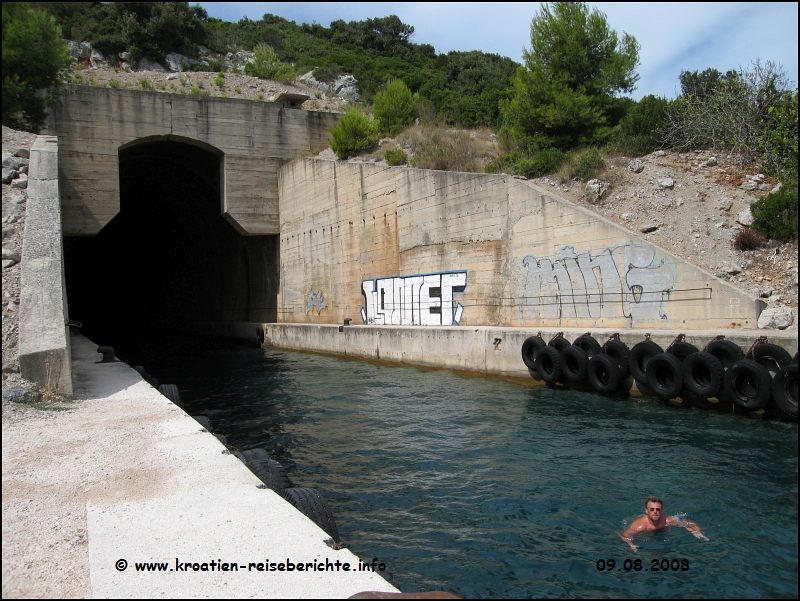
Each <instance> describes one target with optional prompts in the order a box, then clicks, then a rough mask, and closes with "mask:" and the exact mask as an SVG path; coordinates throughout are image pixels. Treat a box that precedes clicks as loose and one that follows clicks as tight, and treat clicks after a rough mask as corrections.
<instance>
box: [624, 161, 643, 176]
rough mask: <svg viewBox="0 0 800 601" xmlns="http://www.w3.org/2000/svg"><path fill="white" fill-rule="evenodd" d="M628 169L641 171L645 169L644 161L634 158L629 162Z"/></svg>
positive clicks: (635, 171) (636, 171)
mask: <svg viewBox="0 0 800 601" xmlns="http://www.w3.org/2000/svg"><path fill="white" fill-rule="evenodd" d="M628 169H630V170H631V171H633V172H634V173H641V172H642V171H644V163H643V162H642V161H641V160H640V159H633V160H632V161H631V162H630V163H628Z"/></svg>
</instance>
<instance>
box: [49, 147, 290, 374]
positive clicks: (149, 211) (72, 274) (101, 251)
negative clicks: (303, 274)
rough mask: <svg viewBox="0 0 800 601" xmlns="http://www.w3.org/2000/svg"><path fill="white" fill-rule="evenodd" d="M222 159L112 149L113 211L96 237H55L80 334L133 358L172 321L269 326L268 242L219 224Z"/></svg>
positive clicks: (187, 150)
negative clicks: (61, 240) (116, 190)
mask: <svg viewBox="0 0 800 601" xmlns="http://www.w3.org/2000/svg"><path fill="white" fill-rule="evenodd" d="M222 160H223V157H222V154H221V153H216V152H214V151H213V150H207V149H205V148H203V147H200V146H197V145H193V144H188V143H184V142H176V141H160V140H159V141H155V142H144V143H140V144H136V145H133V146H129V147H126V148H124V149H121V150H120V153H119V170H120V212H119V213H118V214H117V215H116V216H115V217H114V219H112V220H111V222H109V224H108V225H106V227H104V228H103V229H102V230H101V231H100V233H99V234H97V235H96V236H93V237H66V238H65V244H64V248H65V271H66V280H67V297H68V301H69V314H70V318H71V319H74V320H77V321H80V322H82V323H83V329H82V333H84V334H85V335H86V336H88V337H89V338H91V339H92V340H94V341H95V342H97V343H98V344H101V345H103V344H108V345H112V346H114V347H115V349H116V350H117V355H118V356H119V357H121V358H124V355H125V354H126V353H128V355H132V356H131V358H132V359H133V358H136V359H139V357H138V355H139V353H137V352H136V351H137V349H141V347H142V346H143V345H146V342H147V341H152V340H153V339H155V338H158V337H159V336H161V335H162V334H163V333H165V332H168V331H175V330H177V331H182V330H183V327H182V322H236V321H251V322H273V321H276V315H277V293H278V274H279V271H278V236H277V235H274V236H242V235H240V234H239V233H238V232H237V231H236V230H235V229H234V227H233V226H232V225H231V224H230V223H228V222H227V221H226V220H225V218H224V217H223V216H222V214H221V209H220V208H221V202H220V186H221V161H222ZM254 339H255V334H254ZM134 356H135V357H134Z"/></svg>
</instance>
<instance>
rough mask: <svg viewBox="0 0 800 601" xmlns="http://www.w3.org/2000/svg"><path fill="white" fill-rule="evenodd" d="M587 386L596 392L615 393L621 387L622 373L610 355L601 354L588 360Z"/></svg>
mask: <svg viewBox="0 0 800 601" xmlns="http://www.w3.org/2000/svg"><path fill="white" fill-rule="evenodd" d="M586 375H587V377H588V379H589V384H591V385H592V388H594V389H595V390H596V391H597V392H605V393H610V392H616V391H617V390H619V387H620V386H622V380H623V379H624V378H623V376H622V371H621V370H620V368H619V365H617V362H616V361H615V360H614V358H613V357H612V356H611V355H608V354H605V353H601V354H599V355H595V356H594V357H592V358H591V359H590V360H589V367H588V369H587V370H586Z"/></svg>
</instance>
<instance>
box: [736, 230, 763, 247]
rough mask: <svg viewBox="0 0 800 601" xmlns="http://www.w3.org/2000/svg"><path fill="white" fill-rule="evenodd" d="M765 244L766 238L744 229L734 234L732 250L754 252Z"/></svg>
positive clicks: (758, 233)
mask: <svg viewBox="0 0 800 601" xmlns="http://www.w3.org/2000/svg"><path fill="white" fill-rule="evenodd" d="M766 243H767V237H766V236H765V235H764V234H762V233H761V232H759V231H758V230H754V229H753V228H749V227H746V228H744V229H743V230H739V231H738V232H736V235H735V236H734V237H733V248H735V249H736V250H756V249H758V248H761V247H762V246H764V244H766Z"/></svg>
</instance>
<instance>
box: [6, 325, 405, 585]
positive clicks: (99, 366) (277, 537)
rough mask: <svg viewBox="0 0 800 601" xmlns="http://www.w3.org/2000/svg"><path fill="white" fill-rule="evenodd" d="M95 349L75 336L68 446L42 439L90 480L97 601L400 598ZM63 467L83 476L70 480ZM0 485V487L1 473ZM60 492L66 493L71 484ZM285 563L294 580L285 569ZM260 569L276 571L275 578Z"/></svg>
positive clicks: (61, 460) (191, 421) (63, 461)
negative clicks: (104, 600) (375, 594)
mask: <svg viewBox="0 0 800 601" xmlns="http://www.w3.org/2000/svg"><path fill="white" fill-rule="evenodd" d="M96 349H97V345H96V344H94V343H92V342H91V341H89V340H87V339H86V338H84V337H73V340H72V358H73V374H74V385H75V398H76V406H75V408H74V409H73V410H72V411H70V412H68V413H65V414H62V415H59V416H58V417H57V420H58V421H61V420H62V419H66V420H68V421H69V422H70V423H71V426H72V430H70V436H69V439H65V440H61V441H57V440H50V441H49V443H50V446H51V447H54V448H58V449H59V451H58V452H56V453H55V454H54V455H55V456H54V457H52V458H50V459H49V461H48V462H49V463H51V464H54V465H55V464H59V463H60V464H63V467H62V468H60V470H59V471H60V473H63V474H64V479H65V480H68V479H70V478H71V477H72V476H71V471H72V470H74V471H81V472H86V473H90V474H91V475H92V476H91V477H90V478H88V480H87V482H89V483H88V484H87V485H85V486H82V487H79V488H82V489H83V490H80V491H79V492H77V493H74V494H78V495H81V496H83V497H85V507H86V524H87V531H88V555H89V572H90V577H91V590H92V594H93V596H94V597H114V598H183V597H188V598H194V597H235V598H238V597H280V598H289V599H291V598H309V597H348V596H350V595H353V594H355V593H358V592H361V591H385V592H396V591H397V589H395V588H394V587H392V586H391V585H389V584H388V583H387V582H386V581H385V580H384V579H383V578H381V577H380V576H378V575H376V574H374V573H371V572H366V571H358V567H359V559H358V558H357V557H356V556H355V555H354V554H353V553H351V552H350V551H349V550H347V549H343V550H340V551H334V550H333V549H331V548H330V547H329V546H328V545H326V543H325V542H324V541H325V539H327V538H328V535H327V534H326V533H325V532H323V531H322V530H321V529H319V528H318V527H317V526H316V525H315V524H314V523H313V522H312V521H311V520H310V519H308V518H306V517H305V516H304V515H302V514H301V513H300V512H299V511H297V510H295V509H294V508H293V507H292V506H291V505H290V504H289V503H287V502H286V501H284V500H283V499H282V498H281V497H279V496H278V495H277V494H275V493H274V492H272V491H270V490H262V489H258V488H256V485H257V484H259V480H258V479H257V478H256V477H255V476H254V475H253V474H252V473H251V472H250V471H249V470H248V469H247V468H246V467H245V466H244V465H243V464H242V463H241V462H240V461H239V460H238V459H236V458H235V457H234V456H232V455H230V454H228V453H227V451H226V450H225V447H223V446H222V444H221V443H220V442H219V441H218V440H217V439H216V438H215V437H214V436H213V435H212V434H209V433H207V432H205V431H204V430H203V429H202V427H201V426H200V425H199V424H198V423H197V422H196V421H195V420H194V419H192V418H191V417H189V416H188V415H187V414H186V413H184V411H183V410H181V409H180V408H179V407H177V406H175V405H174V404H172V403H171V402H170V401H169V400H167V399H166V398H165V397H164V396H162V395H161V394H159V393H158V391H156V390H155V389H154V388H152V387H151V386H150V385H149V384H147V383H146V382H144V381H143V380H142V379H141V378H140V376H139V374H138V373H137V372H136V371H134V370H133V369H132V368H130V367H129V366H127V365H126V364H124V363H98V361H99V359H100V355H99V354H98V353H97V352H96ZM4 438H5V436H4ZM4 442H5V441H4ZM35 444H36V442H35V441H34V446H35ZM4 446H5V445H4ZM73 456H74V460H73ZM70 461H74V463H75V464H78V463H80V465H81V467H80V469H75V468H72V470H70V465H69V463H70ZM18 465H24V462H18ZM4 472H5V461H4ZM51 473H52V471H51ZM51 477H52V476H51ZM3 480H4V487H5V483H6V474H5V473H4V477H3ZM53 484H56V485H57V483H53V482H48V485H53ZM56 488H60V489H61V490H62V492H63V494H72V493H70V490H71V489H70V487H69V486H66V485H65V486H63V487H58V486H56ZM6 500H7V499H6V495H5V494H4V518H3V519H4V528H3V530H4V538H5V534H6V532H7V531H13V528H9V529H8V530H7V529H6V526H7V524H6V523H5V521H6V516H5V505H6ZM4 542H5V541H4ZM4 546H5V545H4ZM370 559H371V558H370ZM287 560H288V561H289V562H291V564H293V566H294V569H293V570H292V571H288V570H285V569H284V570H281V567H283V568H287V567H288V566H287V565H284V566H281V565H279V564H280V563H281V562H283V564H286V563H287ZM5 562H6V553H5V552H4V563H5ZM137 563H138V564H150V567H147V566H143V568H138V569H137V566H136V564H137ZM124 564H127V568H126V569H124V570H122V569H121V568H122V567H123V566H124ZM158 564H163V565H162V567H161V568H159V567H158ZM264 564H275V566H274V568H273V569H274V570H275V571H268V570H267V569H264V568H265V565H264ZM298 564H303V566H302V567H303V568H305V569H304V570H302V571H300V570H299V569H298ZM347 564H349V568H350V571H345V566H346V565H347ZM320 566H321V567H322V568H323V569H320ZM326 566H327V570H325V569H324V568H325V567H326ZM315 567H316V568H317V569H315ZM162 570H163V571H162ZM206 570H208V571H206ZM262 570H263V571H262ZM4 581H5V568H4ZM4 589H5V582H4Z"/></svg>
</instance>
